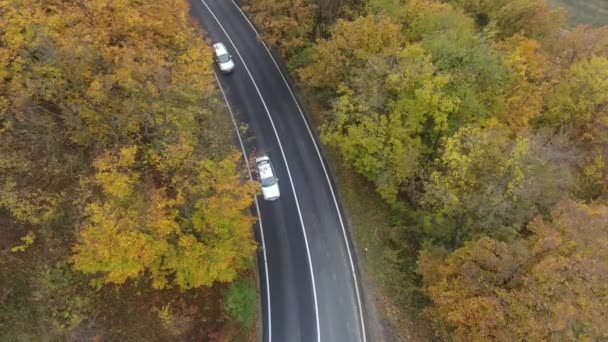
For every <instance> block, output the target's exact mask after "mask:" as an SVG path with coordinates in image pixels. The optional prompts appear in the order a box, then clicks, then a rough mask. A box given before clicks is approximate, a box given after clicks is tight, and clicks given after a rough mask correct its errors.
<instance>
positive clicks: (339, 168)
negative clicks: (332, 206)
mask: <svg viewBox="0 0 608 342" xmlns="http://www.w3.org/2000/svg"><path fill="white" fill-rule="evenodd" d="M326 156H327V159H328V162H329V163H330V167H331V168H332V169H333V171H334V176H335V180H336V183H337V184H336V185H337V188H338V191H339V193H340V197H341V199H342V204H343V206H344V210H345V211H346V216H347V220H348V222H349V226H350V228H351V232H352V233H353V237H354V239H355V244H356V249H357V256H358V257H359V260H360V264H361V266H362V267H363V272H362V273H363V281H364V283H365V286H366V289H367V290H368V296H370V297H371V298H372V299H373V300H374V302H375V304H376V306H377V307H378V308H379V310H380V312H381V323H382V325H383V326H384V329H385V334H386V333H388V334H389V335H393V336H392V337H393V338H395V339H396V340H405V341H429V340H432V339H433V332H432V328H431V326H430V323H429V322H428V321H427V320H426V319H424V318H423V317H422V316H421V312H422V308H423V306H424V301H423V300H422V299H421V296H420V294H419V293H418V290H417V283H416V281H417V278H416V274H415V269H416V250H415V249H414V247H413V246H411V245H409V244H407V243H403V241H402V239H400V238H399V237H398V236H399V234H402V230H401V228H399V227H397V226H395V225H394V224H392V222H391V220H392V218H393V217H394V214H393V213H392V211H391V209H390V208H389V207H388V205H386V204H385V203H384V201H382V199H381V198H380V196H379V195H378V194H376V192H375V189H374V188H373V186H372V185H371V184H370V183H369V182H368V181H367V180H365V179H364V178H363V177H362V176H360V175H358V174H357V173H355V172H354V170H352V169H351V168H350V167H349V166H348V165H347V164H346V163H345V161H343V160H342V159H341V158H340V156H339V154H338V153H337V151H335V150H333V149H330V148H327V147H326ZM396 243H399V246H398V249H397V248H395V244H396ZM370 292H371V293H370ZM387 323H388V324H387Z"/></svg>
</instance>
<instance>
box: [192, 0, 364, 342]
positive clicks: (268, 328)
mask: <svg viewBox="0 0 608 342" xmlns="http://www.w3.org/2000/svg"><path fill="white" fill-rule="evenodd" d="M190 3H191V13H192V15H193V16H194V17H195V18H196V19H198V20H199V21H200V23H201V25H202V26H203V27H204V28H205V30H206V31H207V33H208V35H209V38H210V39H211V40H212V41H213V42H218V41H221V42H224V43H225V44H226V46H227V48H228V50H229V51H230V52H231V54H232V55H233V58H234V61H235V64H236V69H235V71H234V73H233V74H231V75H219V77H218V78H219V84H220V86H221V88H222V91H223V92H224V94H225V97H226V100H227V102H228V104H229V107H230V108H231V110H232V111H233V112H234V115H235V116H236V119H237V121H239V122H242V123H245V124H247V125H248V127H249V129H248V132H247V133H246V134H245V137H244V140H245V142H246V143H245V147H244V148H245V150H246V153H247V156H248V157H250V158H251V157H252V156H257V155H260V154H267V155H268V156H269V157H270V158H271V160H272V161H273V164H274V166H275V169H276V172H277V175H278V177H279V179H280V181H279V185H280V187H281V198H280V199H279V200H277V201H275V202H266V201H263V200H262V201H259V207H258V208H259V216H260V229H259V233H261V234H262V235H260V236H258V239H259V240H260V241H261V242H262V245H263V246H264V247H263V248H261V251H260V259H259V260H266V263H264V262H261V263H260V277H261V284H262V303H263V310H262V312H263V323H264V336H263V340H264V341H279V342H284V341H285V342H287V341H302V342H311V341H328V342H329V341H332V342H333V341H338V342H341V341H344V342H358V341H364V342H365V341H366V335H365V326H364V324H365V320H364V317H363V312H364V310H363V308H362V298H361V296H362V293H360V290H359V286H358V285H357V284H358V282H357V274H356V266H355V260H354V255H352V253H354V251H353V250H352V247H351V242H350V240H349V235H348V232H347V230H346V228H345V227H344V223H343V220H342V216H341V213H340V211H339V207H338V203H337V200H336V197H335V194H334V192H333V188H332V187H333V185H332V183H331V181H330V176H329V175H328V174H327V171H326V167H325V165H324V161H323V158H322V157H321V154H320V151H319V149H318V145H317V143H316V141H315V139H314V138H313V135H312V133H311V130H310V128H309V126H308V124H307V122H306V119H305V117H304V113H303V112H302V110H301V108H300V106H299V105H298V103H297V101H296V99H295V96H294V95H293V93H292V90H291V89H290V88H289V86H288V84H287V82H286V80H285V78H284V76H283V74H282V73H281V71H280V69H279V67H278V65H277V64H276V62H275V61H274V59H273V58H272V56H271V55H270V53H269V51H268V50H267V48H266V46H265V45H264V43H263V42H261V41H260V40H259V39H258V37H257V33H256V31H255V29H254V28H253V26H252V25H251V24H250V23H249V21H248V20H247V18H246V17H245V15H244V14H243V13H242V12H241V11H240V8H239V7H238V6H237V5H236V4H235V3H234V2H233V1H231V0H190Z"/></svg>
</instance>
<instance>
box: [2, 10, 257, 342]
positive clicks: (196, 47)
mask: <svg viewBox="0 0 608 342" xmlns="http://www.w3.org/2000/svg"><path fill="white" fill-rule="evenodd" d="M0 18H1V20H0V146H1V148H0V232H1V235H2V238H0V340H2V341H18V340H19V341H25V340H38V339H41V338H42V339H43V340H81V341H84V340H96V341H99V340H112V341H128V340H141V341H151V340H162V341H167V340H184V339H187V340H197V341H201V340H222V341H224V340H227V339H229V338H230V337H231V336H233V335H234V333H235V331H237V330H239V329H241V328H239V325H241V324H242V325H243V326H244V327H245V330H246V329H247V326H248V325H251V323H252V322H251V320H252V315H253V314H254V313H255V311H256V308H257V306H256V305H257V297H256V295H255V291H256V290H255V275H254V274H253V272H254V271H252V270H253V269H254V267H253V266H254V265H255V259H254V258H255V253H254V252H255V250H256V244H255V241H254V239H253V234H252V226H253V222H254V218H253V217H252V216H251V214H250V213H249V211H248V208H249V207H250V205H251V203H252V200H253V195H254V194H255V193H256V191H257V190H256V189H257V187H256V186H255V184H253V183H252V182H250V181H248V180H245V179H247V178H245V177H244V175H243V171H244V169H243V166H242V164H241V156H240V155H239V154H238V153H236V152H235V150H234V142H233V140H232V137H231V134H227V132H233V128H232V126H231V125H230V121H229V116H228V115H227V113H226V112H225V110H224V107H223V102H221V100H220V97H219V96H218V94H217V91H216V88H215V84H214V79H213V71H212V55H211V51H210V49H209V48H208V47H207V46H206V44H205V41H204V39H203V36H202V32H201V31H200V30H198V29H196V28H195V26H194V25H193V24H192V23H191V22H190V18H189V16H188V7H187V4H186V2H185V1H183V0H168V1H149V0H138V1H99V0H84V1H75V0H74V1H71V0H51V1H47V0H44V1H43V0H24V1H12V0H0ZM235 281H236V282H235ZM230 284H232V285H230Z"/></svg>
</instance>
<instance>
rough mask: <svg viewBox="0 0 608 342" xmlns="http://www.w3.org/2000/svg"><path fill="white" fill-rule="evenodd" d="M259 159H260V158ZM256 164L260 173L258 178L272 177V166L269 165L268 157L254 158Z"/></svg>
mask: <svg viewBox="0 0 608 342" xmlns="http://www.w3.org/2000/svg"><path fill="white" fill-rule="evenodd" d="M260 159H261V160H260ZM256 163H257V165H258V171H259V173H260V178H269V177H274V172H273V171H272V167H271V166H270V159H268V157H266V158H263V159H262V158H258V159H257V160H256Z"/></svg>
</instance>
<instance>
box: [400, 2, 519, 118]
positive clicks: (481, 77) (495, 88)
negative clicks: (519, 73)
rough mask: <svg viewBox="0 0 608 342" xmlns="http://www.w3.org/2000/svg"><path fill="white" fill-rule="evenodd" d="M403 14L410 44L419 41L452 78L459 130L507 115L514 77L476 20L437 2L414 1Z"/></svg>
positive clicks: (436, 64)
mask: <svg viewBox="0 0 608 342" xmlns="http://www.w3.org/2000/svg"><path fill="white" fill-rule="evenodd" d="M404 13H405V14H404V19H403V20H404V21H405V27H406V34H407V36H408V37H409V39H410V40H412V41H420V42H421V43H422V45H423V46H424V48H425V49H426V50H427V51H428V52H429V54H430V55H431V56H432V57H433V63H434V64H435V66H436V67H437V69H438V70H439V71H441V72H443V73H447V74H450V75H451V78H450V83H449V86H448V88H447V92H448V93H449V94H451V95H453V96H456V97H458V98H459V99H460V100H461V105H460V106H459V115H458V121H459V122H460V124H461V125H462V124H464V123H466V122H471V121H481V120H484V119H487V118H490V117H496V116H500V115H502V114H503V112H504V110H505V87H506V86H507V85H508V84H509V82H510V79H511V77H512V75H511V73H510V71H509V69H508V68H507V67H506V66H505V65H504V63H503V61H502V58H501V56H500V54H498V53H497V51H496V50H495V49H494V48H493V46H492V45H491V44H490V42H489V41H488V39H487V38H486V37H485V36H484V35H482V34H480V33H479V32H477V30H476V28H475V24H474V22H473V20H472V19H471V18H470V17H468V16H466V15H465V14H463V13H461V12H459V11H458V10H456V9H454V8H453V6H450V5H449V4H440V3H437V2H434V1H424V0H416V1H409V2H408V3H407V4H406V5H405V9H404Z"/></svg>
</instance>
